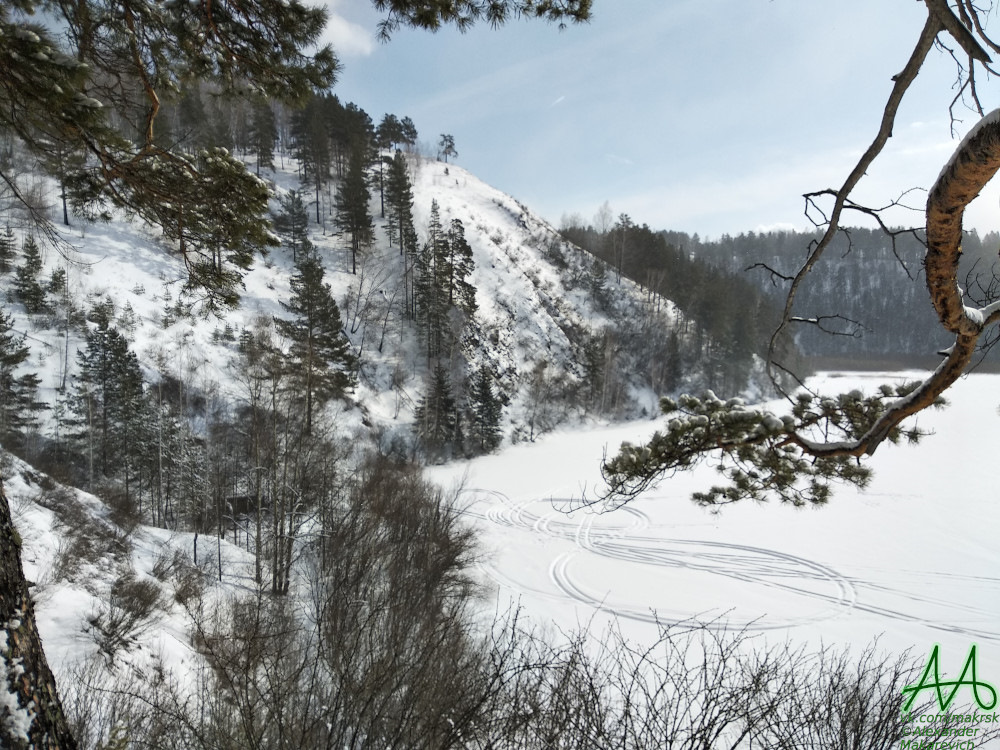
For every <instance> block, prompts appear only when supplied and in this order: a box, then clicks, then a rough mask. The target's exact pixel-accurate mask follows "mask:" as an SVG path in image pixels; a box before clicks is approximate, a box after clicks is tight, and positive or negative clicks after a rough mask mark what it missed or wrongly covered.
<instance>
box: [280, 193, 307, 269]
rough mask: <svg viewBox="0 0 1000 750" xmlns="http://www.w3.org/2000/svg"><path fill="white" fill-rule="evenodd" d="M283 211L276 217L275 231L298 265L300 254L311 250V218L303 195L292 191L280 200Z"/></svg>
mask: <svg viewBox="0 0 1000 750" xmlns="http://www.w3.org/2000/svg"><path fill="white" fill-rule="evenodd" d="M279 202H280V203H281V211H280V212H279V213H278V214H277V215H276V216H275V217H274V231H276V232H277V233H278V235H279V236H280V237H281V239H282V240H283V241H284V243H285V244H286V245H287V246H288V247H290V248H291V250H292V262H293V263H297V262H298V257H299V253H300V252H302V251H306V250H309V249H310V248H311V247H312V243H311V242H310V241H309V216H308V215H307V214H306V206H305V203H304V202H303V200H302V193H301V192H299V191H298V190H292V191H291V192H289V193H286V194H285V195H282V196H281V197H280V198H279Z"/></svg>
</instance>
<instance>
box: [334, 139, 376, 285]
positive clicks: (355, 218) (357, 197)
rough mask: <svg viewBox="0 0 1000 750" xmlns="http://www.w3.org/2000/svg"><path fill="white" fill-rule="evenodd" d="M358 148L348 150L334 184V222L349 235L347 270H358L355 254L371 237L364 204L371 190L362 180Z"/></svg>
mask: <svg viewBox="0 0 1000 750" xmlns="http://www.w3.org/2000/svg"><path fill="white" fill-rule="evenodd" d="M364 156H365V155H364V150H363V149H362V148H355V149H353V150H352V151H351V155H350V159H349V161H348V166H347V174H346V175H345V176H344V179H343V180H341V182H340V185H339V186H338V187H337V218H336V220H335V224H336V226H337V229H338V230H339V231H340V233H341V234H347V235H350V238H351V240H350V241H351V273H353V274H356V273H357V272H358V253H359V252H360V251H362V250H363V249H365V248H367V247H368V246H369V245H371V243H372V241H373V240H374V239H375V226H374V224H373V223H372V216H371V212H370V211H369V210H368V204H369V203H370V202H371V193H370V192H369V191H368V183H367V181H366V180H365V158H364Z"/></svg>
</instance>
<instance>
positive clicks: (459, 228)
mask: <svg viewBox="0 0 1000 750" xmlns="http://www.w3.org/2000/svg"><path fill="white" fill-rule="evenodd" d="M447 263H448V265H447V269H446V272H447V282H448V304H450V305H456V306H457V307H459V308H461V310H462V311H463V312H465V314H466V315H472V314H473V313H474V312H475V311H476V288H475V287H474V286H472V284H470V283H469V281H468V278H469V276H470V275H471V274H472V269H473V268H474V267H475V263H474V262H473V260H472V248H471V247H470V246H469V243H468V241H467V240H466V239H465V227H464V226H463V225H462V222H461V220H460V219H452V220H451V226H450V227H449V229H448V261H447Z"/></svg>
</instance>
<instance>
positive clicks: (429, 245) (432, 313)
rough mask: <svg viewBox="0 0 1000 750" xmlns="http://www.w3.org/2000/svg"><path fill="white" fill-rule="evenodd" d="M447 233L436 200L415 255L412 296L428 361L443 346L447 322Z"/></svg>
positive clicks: (433, 202)
mask: <svg viewBox="0 0 1000 750" xmlns="http://www.w3.org/2000/svg"><path fill="white" fill-rule="evenodd" d="M449 252H450V250H449V244H448V236H447V234H445V231H444V227H443V226H442V225H441V214H440V209H439V207H438V203H437V201H432V202H431V215H430V219H429V220H428V224H427V242H425V243H424V246H423V249H422V250H421V252H420V253H419V255H418V256H417V259H416V260H417V263H416V273H415V278H414V289H413V296H414V301H415V308H416V313H417V320H418V321H419V323H420V331H421V335H422V336H423V339H424V342H425V343H426V345H427V361H428V362H430V360H431V359H433V358H434V357H437V356H439V355H440V354H441V352H442V351H443V349H444V342H445V336H446V328H447V323H448V293H449V290H448V286H447V277H448V274H447V266H448V257H449Z"/></svg>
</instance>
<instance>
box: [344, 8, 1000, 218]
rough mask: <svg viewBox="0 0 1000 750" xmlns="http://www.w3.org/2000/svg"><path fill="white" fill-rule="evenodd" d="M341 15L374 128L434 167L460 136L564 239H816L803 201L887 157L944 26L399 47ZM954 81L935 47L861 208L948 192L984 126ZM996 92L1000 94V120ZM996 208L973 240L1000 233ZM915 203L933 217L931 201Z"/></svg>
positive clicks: (770, 27) (754, 22) (881, 23)
mask: <svg viewBox="0 0 1000 750" xmlns="http://www.w3.org/2000/svg"><path fill="white" fill-rule="evenodd" d="M327 4H328V6H329V8H330V11H331V16H332V20H331V24H330V27H329V28H328V31H327V40H328V41H330V42H332V43H333V45H334V47H335V49H336V50H337V53H338V56H339V57H340V59H341V62H342V65H343V71H342V73H341V76H340V80H339V82H338V84H337V86H336V87H335V89H334V93H336V94H337V95H338V96H340V98H341V99H342V100H344V101H351V102H354V103H356V104H357V105H358V106H360V107H361V108H363V109H364V110H365V111H367V112H368V113H369V114H370V115H371V117H372V118H373V120H375V122H376V124H377V122H378V121H379V120H380V119H381V117H382V115H383V114H385V113H392V114H395V115H397V116H398V117H403V116H409V117H411V118H412V119H413V121H414V123H415V124H416V126H417V129H418V131H419V133H420V139H421V141H422V142H423V143H424V145H425V148H426V151H427V152H428V153H429V154H432V155H433V154H434V152H435V151H436V149H435V146H436V144H437V141H438V140H439V139H440V135H441V134H442V133H448V134H450V135H452V136H454V138H455V145H456V148H457V150H458V158H457V162H458V163H459V164H461V165H462V166H463V167H465V168H466V169H468V170H470V171H471V172H473V173H474V174H476V175H477V176H478V177H479V178H480V179H483V180H485V181H486V182H488V183H490V184H492V185H494V186H495V187H497V188H499V189H501V190H503V191H505V192H507V193H509V194H511V195H513V196H514V197H515V198H517V199H518V200H520V201H521V202H523V203H525V204H526V205H528V206H529V207H530V208H531V209H533V210H534V211H536V212H538V213H540V214H541V215H542V216H543V217H545V218H546V219H548V220H549V221H550V222H552V223H553V224H556V225H557V226H558V225H559V224H560V222H561V221H562V220H563V217H564V216H567V215H572V214H576V215H579V216H580V217H582V218H583V219H584V220H585V221H591V220H592V219H593V217H594V215H595V213H596V212H597V210H598V208H599V207H600V206H601V205H602V204H603V203H604V202H607V203H608V204H609V205H610V207H611V209H612V212H613V214H614V215H615V216H617V215H619V214H621V213H627V214H628V215H629V216H630V217H631V218H632V220H633V221H635V222H637V223H640V224H642V223H645V224H648V225H649V226H651V227H653V228H655V229H672V230H678V231H685V232H688V233H692V234H693V233H698V234H699V235H701V236H702V237H718V236H720V235H722V234H738V233H740V232H743V231H751V230H754V231H761V230H767V229H780V228H801V229H805V228H807V227H809V226H810V224H809V219H808V218H807V217H806V216H805V215H804V206H805V202H804V200H803V198H802V195H803V194H804V193H806V192H810V191H815V190H821V189H825V188H832V187H837V186H839V185H840V184H841V183H842V182H843V180H844V178H845V177H846V176H847V174H848V172H849V171H850V168H851V167H852V166H853V164H854V163H855V161H856V160H857V158H858V156H859V155H860V154H861V153H862V152H863V151H864V149H865V148H866V147H867V146H868V144H869V143H870V142H871V140H872V138H873V137H874V135H875V132H876V129H877V127H878V122H879V119H880V117H881V113H882V107H883V105H884V102H885V99H886V97H887V96H888V93H889V90H890V88H891V86H892V81H891V78H892V76H893V75H894V74H896V73H898V72H899V71H900V70H901V69H902V68H903V66H904V64H905V63H906V60H907V58H908V57H909V54H910V51H911V50H912V47H913V44H914V43H915V41H916V37H917V35H918V32H919V30H920V28H921V27H922V25H923V22H924V19H925V17H926V6H925V5H924V4H923V3H921V2H914V0H885V1H883V2H878V3H873V2H871V0H837V2H836V3H831V2H828V1H823V0H718V1H717V2H713V3H706V2H704V0H594V8H593V19H592V21H591V22H590V23H588V24H584V25H574V26H570V27H567V28H565V29H562V30H560V29H559V28H558V27H557V26H555V25H551V24H547V23H544V22H539V21H516V22H513V23H511V24H509V25H508V26H506V27H503V28H500V29H491V28H489V27H488V26H487V25H481V26H478V27H476V28H474V29H473V30H472V31H470V32H467V33H465V34H461V33H459V32H457V31H455V30H454V29H447V30H442V31H440V32H438V33H436V34H433V33H429V32H425V31H415V30H408V29H402V30H399V31H397V32H396V33H395V34H394V36H393V38H392V39H391V41H389V42H388V43H382V42H379V41H377V40H376V39H375V31H376V24H377V22H378V20H379V15H378V13H377V12H376V11H375V10H374V9H373V8H372V6H371V3H370V2H365V1H364V0H328V2H327ZM995 15H996V14H995V13H994V14H991V16H990V19H989V20H990V21H991V22H992V24H993V25H994V26H996V25H1000V20H998V19H997V18H996V17H995ZM954 81H955V68H954V63H953V62H952V61H951V59H950V58H949V57H948V56H947V55H946V54H945V53H944V52H942V51H938V50H935V51H934V52H932V53H931V56H930V58H929V60H928V62H927V64H926V65H925V69H924V71H923V72H922V77H921V79H919V80H918V82H917V83H916V84H915V85H914V87H913V88H912V89H911V90H910V92H909V94H908V96H907V98H906V99H905V100H904V102H903V106H902V107H901V109H900V112H899V117H898V119H897V125H896V128H895V132H894V134H893V138H892V139H891V141H890V144H889V147H888V149H887V151H886V153H884V154H883V156H882V158H881V159H880V161H879V163H878V164H877V165H876V166H875V167H873V169H872V171H871V172H870V174H869V175H868V178H867V179H866V181H865V183H863V185H862V190H861V191H860V192H858V193H857V194H856V195H857V197H858V198H860V199H862V200H865V201H870V203H871V204H872V205H885V204H887V203H889V202H890V201H892V200H893V199H895V198H898V197H899V196H900V195H901V194H903V193H904V191H907V190H909V189H910V188H924V189H926V188H927V187H928V186H929V185H930V184H931V183H932V182H933V180H934V178H935V177H936V176H937V175H938V173H939V172H940V170H941V167H942V166H943V165H944V163H945V162H946V161H947V159H948V157H949V156H950V155H951V153H952V151H953V150H954V148H955V147H956V146H957V144H958V142H959V139H960V138H961V136H962V135H963V134H964V132H965V131H966V130H967V129H968V128H969V127H970V126H971V125H972V124H974V122H975V121H976V120H977V119H978V117H977V116H976V115H975V114H974V113H973V112H971V111H969V110H966V109H961V108H960V110H959V111H958V116H959V118H961V122H958V123H956V133H955V134H954V135H953V134H952V123H951V120H950V118H949V114H948V106H949V104H950V103H951V101H952V99H953V98H954V96H955V91H954V89H953V84H954ZM998 92H1000V88H998V85H997V84H995V83H994V84H993V85H992V87H990V86H989V85H987V86H986V87H985V88H983V90H982V92H981V93H982V99H983V102H984V106H985V107H986V108H987V109H990V108H991V104H990V102H991V100H992V101H993V102H995V101H996V99H997V93H998ZM998 196H1000V192H998V191H997V190H996V189H990V190H988V191H987V192H986V193H984V195H983V196H982V197H981V198H980V199H979V200H978V201H977V202H976V203H975V204H973V206H971V207H970V209H969V212H968V213H967V221H966V226H967V227H975V228H977V229H978V230H979V231H980V232H987V231H994V230H998V229H1000V221H998V211H997V209H998V203H1000V197H998ZM906 200H907V201H908V202H909V203H910V204H911V205H914V206H916V207H918V208H920V209H922V206H923V203H924V201H925V194H924V193H921V192H919V191H916V192H911V193H908V194H907V197H906ZM891 220H892V221H893V223H897V224H902V223H907V224H911V223H922V217H921V214H920V212H919V211H918V212H912V211H911V212H899V213H897V214H895V215H894V216H893V217H891ZM849 223H863V222H862V221H861V219H860V217H859V218H858V220H857V221H853V222H851V221H850V220H849Z"/></svg>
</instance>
